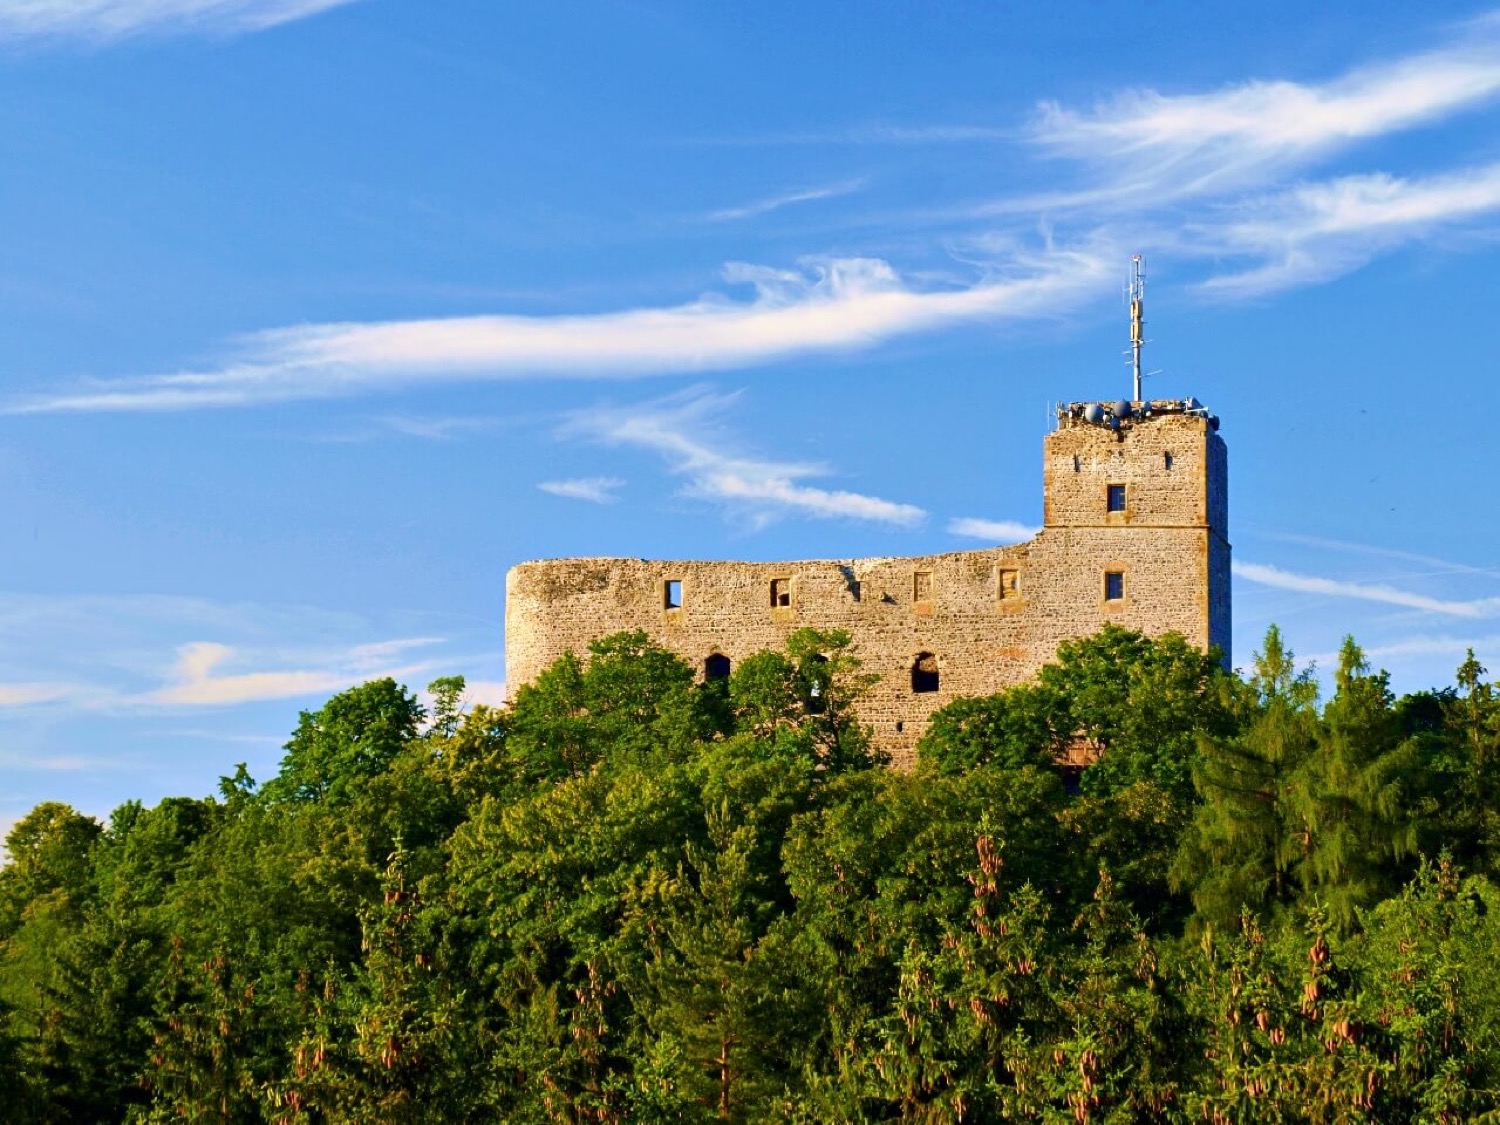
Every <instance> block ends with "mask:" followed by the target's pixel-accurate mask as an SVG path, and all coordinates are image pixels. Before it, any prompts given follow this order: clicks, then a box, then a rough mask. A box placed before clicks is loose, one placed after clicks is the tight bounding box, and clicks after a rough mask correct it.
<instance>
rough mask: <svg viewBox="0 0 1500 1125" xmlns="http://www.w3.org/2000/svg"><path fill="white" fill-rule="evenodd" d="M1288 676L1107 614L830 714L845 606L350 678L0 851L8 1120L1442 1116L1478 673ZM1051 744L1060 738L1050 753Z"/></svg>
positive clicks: (1496, 734)
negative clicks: (991, 667)
mask: <svg viewBox="0 0 1500 1125" xmlns="http://www.w3.org/2000/svg"><path fill="white" fill-rule="evenodd" d="M1487 675H1488V673H1487V671H1486V670H1485V669H1484V668H1483V667H1481V666H1480V665H1479V664H1478V662H1477V661H1475V660H1474V659H1473V656H1472V654H1470V656H1469V658H1468V659H1467V660H1466V661H1465V662H1464V664H1463V665H1462V666H1461V667H1460V668H1459V669H1458V672H1457V675H1456V679H1455V683H1454V685H1453V686H1451V687H1440V688H1435V689H1434V690H1431V691H1427V692H1419V693H1415V694H1413V695H1410V696H1405V697H1401V698H1397V697H1396V696H1395V695H1394V694H1393V693H1392V691H1391V689H1390V685H1389V682H1388V680H1387V678H1386V676H1385V675H1384V673H1382V672H1379V671H1377V670H1374V669H1372V668H1371V667H1370V666H1369V664H1368V662H1367V660H1366V659H1365V657H1364V655H1363V653H1362V652H1361V651H1360V650H1359V648H1358V646H1357V645H1356V644H1355V643H1354V642H1353V641H1352V640H1350V641H1348V642H1347V643H1346V644H1345V646H1344V649H1343V651H1342V653H1341V656H1340V660H1339V665H1338V668H1337V669H1336V670H1335V674H1334V677H1333V682H1334V690H1333V692H1332V694H1331V696H1330V697H1329V698H1328V699H1327V700H1326V701H1322V700H1320V699H1319V695H1318V691H1317V687H1316V681H1315V680H1314V678H1313V676H1312V675H1311V672H1310V670H1308V669H1305V668H1300V667H1299V666H1298V665H1297V663H1296V661H1295V659H1294V657H1293V655H1292V653H1290V652H1289V651H1288V650H1287V648H1286V646H1285V643H1284V640H1283V638H1282V637H1281V635H1280V633H1279V632H1278V631H1277V630H1275V629H1272V630H1271V631H1270V632H1269V633H1268V634H1267V636H1266V637H1265V639H1264V642H1263V644H1262V646H1261V649H1260V652H1258V653H1257V655H1256V657H1255V660H1254V663H1253V666H1252V668H1251V669H1250V670H1249V671H1248V674H1246V675H1244V676H1241V675H1238V674H1235V673H1230V672H1227V671H1225V670H1224V669H1223V668H1222V666H1221V665H1220V662H1219V659H1218V656H1217V654H1213V653H1203V652H1199V651H1197V650H1195V649H1194V648H1192V647H1191V646H1190V645H1188V644H1187V643H1186V642H1185V641H1183V640H1182V639H1181V638H1180V637H1175V636H1166V637H1160V638H1154V639H1153V638H1148V637H1145V636H1142V635H1140V634H1138V633H1132V632H1129V631H1127V630H1124V629H1119V628H1113V627H1112V628H1109V629H1106V630H1104V631H1103V632H1101V633H1099V634H1097V635H1096V636H1093V637H1088V638H1081V639H1079V640H1076V641H1070V642H1068V643H1067V644H1065V645H1063V646H1062V647H1061V648H1060V649H1059V651H1058V654H1057V659H1056V661H1055V662H1053V663H1052V664H1049V665H1047V666H1046V667H1045V668H1043V669H1042V670H1041V672H1040V673H1039V674H1038V676H1037V677H1036V678H1035V679H1034V680H1033V681H1031V682H1029V683H1027V684H1024V685H1021V686H1018V687H1015V688H1012V689H1010V690H1008V691H1005V692H1002V693H1000V694H998V695H994V696H990V697H986V698H971V699H958V700H954V701H952V702H951V703H949V704H948V705H947V706H945V707H943V708H942V709H940V710H939V711H938V712H936V713H935V714H934V715H933V717H932V721H931V723H930V725H929V726H928V728H927V731H926V733H925V735H924V737H923V739H922V741H921V743H920V745H919V747H918V761H917V765H916V768H915V769H913V770H911V771H910V772H901V771H896V770H892V769H889V768H886V766H885V763H884V762H883V761H882V760H881V758H880V756H879V754H878V753H876V752H875V751H874V749H873V748H872V743H871V738H870V733H869V731H868V730H866V729H864V728H863V727H862V726H861V725H860V723H859V721H858V701H859V699H860V697H861V694H862V693H863V692H864V691H866V690H868V688H869V686H870V683H871V682H872V681H871V678H870V677H869V676H868V674H867V673H865V672H864V671H863V669H862V668H861V665H860V663H859V654H858V651H857V650H856V649H855V647H854V646H853V644H852V643H851V639H850V637H849V636H848V635H847V634H845V633H841V632H838V631H819V630H803V631H800V632H798V633H796V634H794V635H793V636H792V637H791V638H790V640H789V641H788V643H787V645H786V647H785V648H784V649H782V650H781V651H768V652H762V653H757V654H754V655H751V656H749V657H747V658H745V659H742V660H738V661H737V662H736V664H735V667H734V670H733V673H732V675H730V676H729V677H728V679H727V680H709V681H707V682H700V681H699V680H698V678H697V677H696V675H695V673H694V670H693V669H692V668H691V667H689V666H688V665H687V664H685V663H684V662H683V661H681V660H680V659H678V658H677V657H676V656H674V655H673V654H671V653H670V652H668V651H666V650H664V649H662V648H660V647H658V646H656V645H654V644H652V643H651V642H650V640H649V638H647V637H646V636H645V635H644V634H641V633H623V634H619V635H616V636H613V637H608V638H605V639H603V640H601V641H599V642H598V643H596V644H594V645H593V646H591V647H590V650H589V651H588V652H585V653H580V654H569V655H566V656H564V657H563V658H562V659H560V660H558V661H557V662H556V663H555V664H554V665H552V666H551V667H550V668H548V669H547V670H546V671H545V672H544V673H543V674H542V675H541V676H539V677H538V678H537V680H536V681H535V682H534V683H532V684H530V685H528V686H526V687H524V688H522V689H521V690H520V691H518V692H517V693H516V697H515V699H514V701H513V703H512V705H510V706H509V707H507V708H505V709H494V708H488V707H480V706H476V707H472V708H469V707H466V706H465V704H464V700H463V693H464V685H463V681H462V679H461V678H460V677H444V678H443V679H441V680H438V681H435V682H434V683H433V684H432V685H430V687H429V695H430V698H431V700H432V704H431V707H430V710H428V709H424V708H423V706H422V705H421V704H420V703H419V701H418V697H417V696H416V695H415V694H414V693H413V692H411V691H410V690H408V689H407V688H406V687H403V686H402V685H399V684H397V683H395V682H394V681H392V680H376V681H372V682H370V683H367V684H363V685H360V686H358V687H354V688H351V689H350V690H348V691H345V692H341V693H339V694H338V695H335V696H334V697H333V698H331V699H329V700H328V701H327V702H326V703H325V704H324V705H323V706H321V707H319V708H317V709H316V710H313V711H307V712H303V713H302V714H301V716H300V717H299V719H298V721H297V724H296V727H295V730H294V731H293V732H292V735H291V737H290V739H289V741H288V743H287V745H286V750H285V757H284V758H283V760H282V763H281V768H280V771H279V772H278V773H277V775H276V776H275V777H272V778H270V779H269V780H267V781H266V783H265V784H264V785H258V784H257V783H256V782H255V780H254V779H253V778H251V777H250V776H249V774H248V772H247V771H246V770H245V768H244V767H243V766H241V767H239V768H237V769H232V770H230V771H229V773H228V776H226V777H225V778H224V780H223V782H222V784H221V786H220V788H219V791H218V792H217V793H215V794H213V795H211V796H205V797H201V798H194V797H173V798H169V799H166V800H163V801H160V802H159V803H157V804H156V805H154V806H151V807H145V806H143V805H142V804H140V803H139V802H128V803H127V804H125V805H122V806H121V807H120V808H119V809H117V810H116V811H115V812H114V813H113V814H112V815H111V817H110V818H109V820H108V822H107V823H99V822H97V821H95V820H93V819H92V818H89V817H87V816H83V815H81V814H79V813H78V812H76V811H75V810H73V809H71V808H69V807H68V806H66V805H63V804H59V803H52V802H49V803H46V804H43V805H39V806H38V807H37V808H36V809H34V810H32V812H31V813H29V814H28V815H27V816H26V817H24V818H22V819H21V820H20V821H18V822H17V823H16V824H15V825H14V827H13V828H12V829H11V831H10V833H9V835H8V837H7V839H6V848H7V851H8V859H7V861H6V862H5V864H4V866H3V867H0V1104H3V1105H4V1106H5V1117H6V1120H8V1121H17V1122H22V1123H27V1122H65V1121H66V1122H72V1121H99V1122H166V1121H183V1120H186V1121H197V1122H309V1123H311V1122H392V1123H395V1122H402V1123H406V1122H428V1121H431V1122H449V1121H467V1120H503V1121H507V1122H521V1123H528V1122H533V1123H538V1125H541V1123H554V1122H555V1123H563V1122H566V1123H570V1125H571V1123H581V1122H619V1123H624V1122H645V1123H652V1122H656V1123H668V1122H672V1123H684V1122H699V1121H702V1122H709V1121H718V1122H722V1121H730V1122H759V1121H768V1120H778V1121H779V1120H785V1121H804V1122H815V1121H816V1122H873V1121H912V1122H934V1123H936V1122H969V1121H1035V1122H1047V1121H1073V1122H1124V1121H1171V1120H1181V1121H1211V1122H1259V1121H1265V1122H1286V1121H1302V1120H1307V1121H1328V1122H1335V1121H1338V1122H1344V1121H1356V1120H1371V1121H1431V1122H1458V1121H1469V1120H1478V1119H1483V1118H1485V1117H1486V1115H1496V1114H1500V887H1497V886H1496V885H1495V883H1493V882H1492V881H1491V880H1492V878H1493V877H1494V874H1495V871H1496V869H1497V865H1500V689H1497V686H1496V685H1495V684H1493V683H1491V682H1489V681H1488V680H1487V678H1486V677H1487ZM1080 748H1084V749H1086V750H1087V751H1088V755H1087V756H1088V757H1090V758H1093V759H1094V761H1093V764H1091V765H1088V766H1087V767H1086V768H1083V769H1081V771H1080V770H1079V769H1078V767H1077V763H1078V761H1079V756H1078V753H1077V751H1078V750H1079V749H1080Z"/></svg>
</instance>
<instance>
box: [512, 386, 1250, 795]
mask: <svg viewBox="0 0 1500 1125" xmlns="http://www.w3.org/2000/svg"><path fill="white" fill-rule="evenodd" d="M1153 405H1155V406H1157V410H1156V412H1155V413H1154V414H1152V415H1151V416H1149V417H1146V418H1135V419H1133V420H1131V421H1127V422H1124V423H1123V424H1121V425H1120V426H1119V428H1118V429H1113V428H1110V427H1109V426H1107V425H1098V424H1091V423H1088V422H1085V421H1083V420H1081V418H1080V417H1079V416H1078V414H1077V412H1076V411H1073V412H1071V413H1070V412H1068V411H1063V412H1060V417H1059V426H1058V428H1057V429H1056V430H1054V431H1053V432H1052V433H1050V434H1048V435H1047V437H1046V440H1045V454H1044V456H1045V464H1044V498H1045V520H1044V522H1045V526H1044V528H1043V529H1042V531H1041V532H1040V533H1039V534H1038V535H1037V536H1036V537H1035V538H1033V539H1032V540H1030V541H1029V542H1027V543H1023V544H1019V545H1016V546H1011V547H993V548H989V549H985V550H978V551H959V552H951V553H946V554H938V555H923V556H918V557H914V558H887V559H826V560H805V561H801V562H778V563H745V562H701V561H700V562H694V561H655V560H649V559H552V560H543V561H538V562H527V563H522V564H520V565H519V566H516V567H513V568H512V569H511V571H510V573H509V574H508V575H507V576H506V607H505V661H506V674H507V681H508V683H509V684H510V685H511V687H512V690H513V689H514V688H516V687H519V686H520V685H521V684H524V683H527V682H528V681H530V680H532V679H533V678H535V677H536V675H537V674H538V673H540V672H541V670H542V669H543V668H545V667H546V666H547V665H548V664H550V663H551V662H552V661H554V660H556V659H557V657H559V656H561V655H562V654H563V653H564V652H566V651H568V650H570V649H571V650H573V651H575V652H582V651H583V650H584V649H586V648H587V646H588V644H589V642H590V641H593V640H595V639H597V638H599V637H602V636H606V635H608V634H610V633H614V632H619V631H621V630H624V629H642V630H644V631H645V632H646V633H647V634H649V635H650V636H651V637H652V638H653V639H654V640H655V641H656V642H657V643H659V644H661V645H663V646H664V647H666V648H669V649H671V650H673V651H675V652H677V653H678V654H680V655H681V656H682V657H684V658H685V659H686V660H688V661H689V662H690V663H692V664H693V665H694V666H695V667H696V668H698V670H699V673H700V675H701V674H704V672H705V668H706V662H707V661H708V660H709V658H710V657H723V658H727V659H728V660H729V661H730V663H731V664H733V663H734V662H737V661H739V660H741V659H743V658H744V657H746V656H748V655H750V654H751V653H753V652H756V651H758V650H760V649H763V648H779V647H780V646H781V645H782V644H783V643H784V642H785V640H786V638H787V636H788V635H789V634H791V633H792V632H793V631H795V630H796V629H799V628H801V627H803V626H808V625H812V626H816V627H819V628H838V629H847V630H848V631H849V632H850V633H851V634H852V635H853V636H854V639H855V644H856V646H857V651H858V654H859V656H860V657H861V659H862V660H863V661H864V663H865V669H866V670H867V671H871V672H875V673H877V674H878V675H879V676H880V680H879V682H878V683H877V684H876V685H875V687H874V688H873V690H872V691H871V692H870V694H869V695H868V697H867V698H866V699H865V700H864V702H863V704H862V707H861V717H862V718H863V719H864V720H865V721H866V722H867V723H869V724H870V725H871V727H872V728H873V730H874V732H875V739H876V741H877V743H878V744H879V745H880V746H881V747H882V748H883V749H885V750H887V751H888V752H889V753H890V754H891V755H892V758H893V760H894V762H895V763H896V764H898V765H908V764H910V762H911V758H912V753H913V749H914V747H915V744H916V741H917V739H918V738H920V737H921V734H922V732H923V730H924V729H925V728H926V725H927V719H928V716H929V715H930V714H931V713H932V712H933V711H934V710H936V709H937V708H939V707H941V706H942V705H943V704H945V703H947V702H949V701H951V700H952V699H955V698H957V697H958V696H962V695H985V694H989V693H992V692H995V691H998V690H1000V689H1002V688H1005V687H1008V686H1010V685H1013V684H1016V683H1019V682H1021V681H1023V680H1025V679H1027V678H1029V677H1030V676H1032V675H1033V674H1034V673H1035V672H1036V670H1037V669H1038V668H1039V667H1040V666H1041V665H1042V664H1044V663H1046V662H1047V661H1048V660H1050V659H1051V658H1052V656H1053V654H1054V653H1055V652H1056V650H1057V645H1058V643H1059V642H1061V641H1063V640H1066V639H1068V638H1070V637H1078V636H1084V635H1087V634H1090V633H1093V632H1095V631H1097V630H1098V629H1099V628H1100V627H1101V626H1103V625H1104V624H1105V623H1106V622H1111V621H1113V622H1116V623H1118V624H1120V625H1124V626H1127V627H1129V628H1133V629H1139V630H1141V631H1142V632H1145V633H1148V634H1153V635H1154V634H1160V633H1165V632H1174V631H1175V632H1178V633H1181V634H1182V635H1183V636H1185V637H1186V638H1187V639H1188V640H1189V641H1191V642H1193V643H1194V644H1197V645H1200V646H1202V647H1204V648H1207V647H1208V646H1210V645H1218V646H1219V647H1220V648H1221V649H1222V650H1223V651H1225V652H1226V653H1227V652H1228V650H1229V641H1230V600H1229V542H1228V538H1227V523H1228V500H1227V496H1228V491H1227V490H1228V480H1227V475H1228V461H1227V455H1226V451H1225V447H1224V442H1223V440H1222V439H1221V438H1220V437H1219V436H1218V434H1217V433H1216V432H1215V429H1216V426H1215V424H1214V423H1213V422H1212V420H1211V419H1210V418H1209V417H1208V416H1207V415H1206V412H1203V411H1201V410H1197V411H1189V410H1184V409H1180V408H1179V405H1178V404H1174V403H1163V404H1153ZM1110 485H1124V486H1125V495H1124V505H1123V510H1122V511H1109V510H1108V508H1109V503H1108V495H1109V486H1110ZM1111 574H1113V575H1118V576H1119V577H1118V579H1108V578H1107V577H1106V576H1107V575H1111ZM669 583H671V584H676V585H673V586H671V587H670V592H671V593H672V594H673V596H675V597H679V598H680V605H677V606H672V605H671V604H669V603H670V601H671V598H669V596H668V594H669V585H668V584H669ZM1112 594H1118V595H1119V596H1109V595H1112ZM919 662H920V665H919ZM934 665H935V668H936V684H935V690H915V689H918V688H920V689H927V688H931V687H933V686H934V685H933V678H932V676H931V671H932V668H933V666H934ZM714 670H715V671H716V672H717V671H722V662H721V661H718V660H716V661H715V662H714Z"/></svg>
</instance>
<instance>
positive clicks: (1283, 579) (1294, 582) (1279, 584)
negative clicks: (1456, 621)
mask: <svg viewBox="0 0 1500 1125" xmlns="http://www.w3.org/2000/svg"><path fill="white" fill-rule="evenodd" d="M1232 569H1233V571H1234V574H1235V576H1236V577H1237V578H1243V579H1245V580H1246V581H1248V582H1254V583H1256V584H1257V585H1261V586H1270V587H1274V588H1276V589H1278V590H1294V591H1297V592H1299V593H1304V594H1325V595H1328V596H1330V597H1336V598H1354V599H1357V600H1359V601H1367V602H1380V603H1382V604H1385V605H1393V606H1402V607H1404V608H1406V609H1416V610H1423V611H1425V612H1428V613H1438V614H1443V615H1445V616H1449V617H1468V618H1489V617H1500V597H1492V598H1474V599H1469V600H1454V599H1448V598H1434V597H1430V596H1428V595H1426V594H1422V593H1417V592H1415V591H1412V590H1403V589H1400V588H1398V587H1395V586H1390V585H1387V584H1385V583H1373V582H1348V581H1344V580H1342V579H1337V578H1324V577H1319V576H1317V575H1312V574H1298V573H1296V572H1294V571H1289V570H1283V569H1281V568H1280V567H1276V566H1268V565H1266V564H1263V563H1253V562H1241V561H1240V560H1238V559H1236V560H1235V561H1234V563H1233V564H1232Z"/></svg>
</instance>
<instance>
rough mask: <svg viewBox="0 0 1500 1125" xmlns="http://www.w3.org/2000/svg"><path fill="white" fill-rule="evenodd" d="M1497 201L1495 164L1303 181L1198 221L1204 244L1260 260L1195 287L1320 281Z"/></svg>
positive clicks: (1238, 291) (1241, 290)
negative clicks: (1231, 214)
mask: <svg viewBox="0 0 1500 1125" xmlns="http://www.w3.org/2000/svg"><path fill="white" fill-rule="evenodd" d="M1497 208H1500V164H1490V165H1486V166H1484V167H1479V168H1469V169H1463V170H1460V171H1458V172H1453V173H1450V174H1447V175H1443V176H1434V177H1430V178H1426V179H1402V178H1398V177H1395V176H1387V175H1384V174H1378V173H1377V174H1370V175H1358V176H1344V177H1340V178H1338V179H1333V180H1328V181H1324V182H1322V183H1313V184H1304V185H1301V186H1299V187H1296V188H1293V189H1291V190H1290V191H1287V192H1283V193H1279V194H1276V195H1272V196H1268V197H1265V198H1262V199H1257V200H1252V201H1250V202H1248V203H1242V204H1240V205H1239V206H1238V208H1237V212H1238V215H1239V217H1236V218H1231V219H1229V220H1228V221H1224V222H1218V223H1215V222H1210V223H1208V224H1204V225H1201V226H1199V227H1198V229H1197V230H1196V232H1195V233H1197V234H1198V235H1199V236H1200V237H1201V238H1202V241H1203V244H1204V245H1205V246H1208V245H1215V244H1216V245H1217V247H1218V248H1219V251H1220V253H1222V254H1225V255H1234V254H1253V255H1256V256H1263V257H1264V258H1265V259H1266V261H1265V262H1264V264H1262V265H1260V266H1257V267H1255V268H1253V269H1249V270H1245V271H1243V272H1240V273H1232V274H1224V275H1220V276H1218V277H1213V278H1210V279H1209V280H1207V281H1205V282H1204V283H1203V284H1202V285H1201V286H1199V288H1200V289H1201V290H1202V291H1204V292H1208V293H1212V294H1215V295H1218V296H1227V297H1253V296H1259V295H1261V294H1264V293H1267V292H1271V291H1273V290H1277V289H1286V288H1290V287H1292V286H1297V285H1306V284H1310V283H1313V282H1318V281H1326V280H1328V279H1330V278H1333V277H1337V276H1339V275H1340V274H1344V273H1348V272H1349V271H1350V270H1352V269H1355V268H1357V267H1359V266H1362V265H1364V264H1365V263H1366V262H1368V261H1369V260H1370V259H1371V258H1373V257H1374V256H1375V255H1376V254H1377V253H1379V252H1381V251H1382V250H1387V249H1390V248H1392V247H1394V246H1397V245H1399V244H1401V243H1404V242H1410V241H1412V240H1414V239H1418V238H1422V237H1425V236H1427V235H1428V234H1430V233H1431V232H1432V231H1433V230H1435V229H1437V228H1439V227H1443V226H1451V225H1453V224H1456V223H1462V222H1466V221H1469V220H1472V219H1475V218H1478V217H1481V216H1485V215H1489V214H1491V213H1493V212H1494V211H1495V210H1496V209H1497Z"/></svg>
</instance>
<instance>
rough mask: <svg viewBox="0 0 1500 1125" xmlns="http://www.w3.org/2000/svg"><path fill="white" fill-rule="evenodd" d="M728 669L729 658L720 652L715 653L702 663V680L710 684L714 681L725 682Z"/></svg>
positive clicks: (727, 676)
mask: <svg viewBox="0 0 1500 1125" xmlns="http://www.w3.org/2000/svg"><path fill="white" fill-rule="evenodd" d="M729 667H730V665H729V657H727V656H725V655H724V654H723V653H722V652H715V653H713V654H711V655H710V656H709V658H708V659H707V660H705V661H704V662H703V678H704V680H706V681H708V682H710V683H712V682H713V681H714V680H727V679H729Z"/></svg>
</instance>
